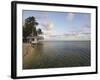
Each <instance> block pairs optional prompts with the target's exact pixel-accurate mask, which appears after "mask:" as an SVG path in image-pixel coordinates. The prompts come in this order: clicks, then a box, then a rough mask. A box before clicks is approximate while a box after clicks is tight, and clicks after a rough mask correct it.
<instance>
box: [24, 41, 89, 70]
mask: <svg viewBox="0 0 100 80" xmlns="http://www.w3.org/2000/svg"><path fill="white" fill-rule="evenodd" d="M31 50H32V52H30V53H29V54H27V55H26V56H24V58H23V69H38V68H57V67H79V66H90V62H91V60H90V55H91V54H90V53H91V52H90V51H91V50H90V41H45V42H42V43H41V44H38V45H37V46H33V47H31Z"/></svg>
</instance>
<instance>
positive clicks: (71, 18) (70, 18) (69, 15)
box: [67, 13, 75, 21]
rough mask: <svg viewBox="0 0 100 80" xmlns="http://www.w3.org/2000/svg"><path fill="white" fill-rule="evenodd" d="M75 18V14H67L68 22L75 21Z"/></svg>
mask: <svg viewBox="0 0 100 80" xmlns="http://www.w3.org/2000/svg"><path fill="white" fill-rule="evenodd" d="M74 18H75V14H74V13H68V14H67V20H68V21H73V19H74Z"/></svg>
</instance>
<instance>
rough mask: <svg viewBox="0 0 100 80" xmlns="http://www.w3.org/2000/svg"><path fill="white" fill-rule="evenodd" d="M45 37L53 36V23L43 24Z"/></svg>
mask: <svg viewBox="0 0 100 80" xmlns="http://www.w3.org/2000/svg"><path fill="white" fill-rule="evenodd" d="M42 26H43V31H44V35H46V36H49V35H52V34H53V28H54V24H53V23H52V22H48V23H44V24H43V23H42Z"/></svg>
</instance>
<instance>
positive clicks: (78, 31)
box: [23, 10, 91, 40]
mask: <svg viewBox="0 0 100 80" xmlns="http://www.w3.org/2000/svg"><path fill="white" fill-rule="evenodd" d="M29 16H34V17H35V18H36V21H37V22H38V23H39V25H38V26H37V28H41V29H42V31H43V32H44V35H45V36H46V37H48V38H49V37H52V38H53V36H54V37H55V36H56V38H59V37H60V38H62V39H64V40H67V39H73V40H74V39H76V40H80V39H83V40H88V39H90V29H91V14H89V13H72V12H51V11H49V12H46V11H34V10H23V24H24V21H25V19H26V18H28V17H29ZM66 36H67V38H66ZM68 36H69V37H68ZM50 39H51V38H50Z"/></svg>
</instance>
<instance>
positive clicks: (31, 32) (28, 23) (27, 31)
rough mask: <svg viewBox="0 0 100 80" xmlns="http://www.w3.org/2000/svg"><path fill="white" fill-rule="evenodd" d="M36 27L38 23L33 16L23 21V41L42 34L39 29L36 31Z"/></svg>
mask: <svg viewBox="0 0 100 80" xmlns="http://www.w3.org/2000/svg"><path fill="white" fill-rule="evenodd" d="M37 25H39V23H38V22H37V21H36V19H35V17H34V16H32V17H28V18H26V19H25V24H24V25H23V39H24V41H25V40H26V38H27V37H28V36H38V35H39V34H42V30H41V29H40V28H39V29H38V30H37V29H36V26H37Z"/></svg>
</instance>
